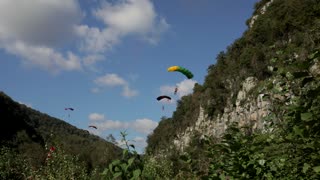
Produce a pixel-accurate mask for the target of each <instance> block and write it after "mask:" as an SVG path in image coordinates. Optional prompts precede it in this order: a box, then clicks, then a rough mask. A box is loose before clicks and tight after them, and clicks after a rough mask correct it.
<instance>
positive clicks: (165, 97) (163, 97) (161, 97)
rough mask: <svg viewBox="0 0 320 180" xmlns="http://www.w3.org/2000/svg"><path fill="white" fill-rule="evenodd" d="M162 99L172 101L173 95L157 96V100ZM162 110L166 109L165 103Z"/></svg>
mask: <svg viewBox="0 0 320 180" xmlns="http://www.w3.org/2000/svg"><path fill="white" fill-rule="evenodd" d="M162 99H167V100H168V101H170V100H171V97H169V96H166V95H163V96H159V97H157V100H158V101H161V100H162ZM162 111H164V106H163V105H162Z"/></svg>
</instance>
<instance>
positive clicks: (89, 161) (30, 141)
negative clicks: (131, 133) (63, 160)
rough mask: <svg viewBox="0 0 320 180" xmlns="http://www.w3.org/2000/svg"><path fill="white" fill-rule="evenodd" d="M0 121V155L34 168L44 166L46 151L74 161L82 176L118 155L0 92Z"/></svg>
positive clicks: (83, 133)
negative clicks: (77, 162)
mask: <svg viewBox="0 0 320 180" xmlns="http://www.w3.org/2000/svg"><path fill="white" fill-rule="evenodd" d="M0 119H1V124H2V125H1V126H0V138H1V139H0V141H1V148H2V150H3V151H2V153H3V154H1V155H5V154H10V153H13V154H15V155H17V156H18V155H19V157H21V159H23V160H25V161H27V162H28V165H29V166H32V167H34V168H38V167H41V166H42V165H44V164H45V163H46V158H47V154H48V152H49V149H50V147H55V149H56V151H58V152H63V155H65V156H68V157H70V158H73V157H77V159H78V161H79V163H80V164H81V163H83V168H84V171H85V172H90V171H92V170H93V169H95V168H97V169H101V168H103V167H105V166H107V165H108V164H109V163H110V162H111V161H112V160H113V159H115V158H117V157H120V155H121V149H120V148H119V147H117V146H115V145H114V144H111V143H109V142H107V141H105V140H104V139H102V138H100V137H98V136H95V135H92V134H90V133H89V132H88V131H86V130H81V129H78V128H76V127H74V126H72V125H70V124H68V123H66V122H64V121H62V120H59V119H57V118H54V117H50V116H49V115H47V114H44V113H41V112H39V111H36V110H33V109H31V108H29V107H27V106H25V105H22V104H19V103H17V102H15V101H13V100H12V99H11V98H10V97H8V96H7V95H6V94H4V93H3V92H0ZM7 157H9V156H7ZM12 161H16V160H15V159H12ZM18 164H19V163H18ZM2 168H4V167H2ZM2 170H3V169H2Z"/></svg>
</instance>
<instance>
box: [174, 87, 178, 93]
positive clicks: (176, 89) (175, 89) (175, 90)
mask: <svg viewBox="0 0 320 180" xmlns="http://www.w3.org/2000/svg"><path fill="white" fill-rule="evenodd" d="M177 92H178V86H176V87H175V88H174V95H177Z"/></svg>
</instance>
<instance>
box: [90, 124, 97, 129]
mask: <svg viewBox="0 0 320 180" xmlns="http://www.w3.org/2000/svg"><path fill="white" fill-rule="evenodd" d="M89 127H91V128H95V129H98V128H97V126H92V125H91V126H89Z"/></svg>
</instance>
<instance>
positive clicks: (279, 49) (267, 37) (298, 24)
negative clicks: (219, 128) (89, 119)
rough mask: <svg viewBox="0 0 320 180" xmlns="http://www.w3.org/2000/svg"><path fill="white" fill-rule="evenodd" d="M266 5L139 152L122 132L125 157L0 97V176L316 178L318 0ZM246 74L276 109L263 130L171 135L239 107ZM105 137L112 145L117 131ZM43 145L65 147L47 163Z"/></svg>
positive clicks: (319, 144)
mask: <svg viewBox="0 0 320 180" xmlns="http://www.w3.org/2000/svg"><path fill="white" fill-rule="evenodd" d="M268 2H271V0H262V1H260V2H258V3H257V4H256V5H255V8H256V9H255V12H254V15H257V16H258V17H257V18H255V20H254V23H253V24H252V23H251V22H252V21H253V19H254V18H251V19H249V20H248V21H247V25H248V26H249V25H250V28H248V30H247V31H245V32H244V33H243V36H242V37H241V38H239V39H237V40H236V41H235V42H234V43H233V44H232V45H230V46H229V47H227V49H226V51H222V52H220V53H219V54H218V55H217V58H216V62H215V64H213V65H210V66H209V67H208V69H207V71H208V75H207V76H206V78H205V82H204V84H203V85H200V84H196V85H195V86H194V89H193V91H194V92H193V94H190V95H187V96H184V97H182V98H181V100H180V101H178V103H177V109H176V111H175V112H174V114H173V116H172V117H162V118H161V121H160V123H159V125H158V127H157V128H156V129H155V130H154V132H153V133H152V134H150V135H149V136H148V140H147V142H148V147H147V148H146V154H145V155H143V156H142V155H139V154H138V153H137V152H136V151H135V147H134V145H133V144H131V143H130V142H129V141H128V140H127V139H126V136H127V134H126V133H125V132H122V136H123V141H124V142H125V145H126V148H125V149H123V150H122V155H121V153H118V150H119V149H118V148H116V147H114V146H112V147H110V146H109V145H110V144H106V143H105V142H104V141H102V140H101V139H99V138H98V137H95V136H92V135H90V134H88V133H86V132H85V131H82V130H78V129H76V128H75V127H72V126H70V125H68V124H66V123H64V122H62V121H59V120H57V119H52V118H51V117H49V116H47V115H44V114H41V113H39V112H36V111H34V110H31V109H29V108H27V107H25V106H22V105H17V104H16V103H12V102H11V101H12V100H11V99H10V98H8V97H6V96H5V95H4V94H3V93H2V94H1V96H0V98H1V99H0V111H1V116H2V117H1V119H4V120H6V121H7V122H8V126H7V127H3V126H1V128H2V129H1V131H0V133H1V134H0V135H1V143H2V144H3V145H6V147H4V146H3V147H2V149H1V151H0V153H1V154H0V176H1V179H11V178H12V177H14V178H15V179H26V178H29V177H32V178H35V179H319V178H320V154H319V153H320V141H319V139H320V134H319V132H320V123H319V119H320V81H319V80H320V20H319V18H320V1H317V0H273V1H272V3H270V4H269V7H268V8H266V10H264V9H265V5H266V4H267V3H268ZM262 11H263V12H262ZM251 25H252V26H251ZM247 77H255V78H257V79H258V81H259V82H258V85H257V86H256V87H255V88H254V89H252V90H251V91H250V93H251V95H252V96H255V97H257V96H258V95H259V94H263V95H264V96H263V98H265V99H266V100H267V101H268V102H269V103H270V106H269V109H268V113H267V115H266V116H265V117H264V119H259V121H263V124H264V127H262V128H261V129H252V127H245V126H241V127H240V126H239V124H238V122H233V123H231V122H230V123H229V124H227V125H228V129H227V131H226V133H225V134H224V135H223V136H222V137H211V136H203V134H202V133H201V131H198V132H197V131H195V132H194V133H193V136H192V137H190V139H191V141H190V143H189V146H188V147H186V148H184V150H183V151H181V150H180V149H177V148H176V146H175V144H174V139H177V137H178V136H181V134H183V133H184V131H185V130H186V129H187V128H188V127H190V126H192V125H194V124H195V122H196V120H197V118H198V116H199V107H200V106H201V107H203V108H204V109H205V113H206V115H208V117H207V119H208V120H210V121H215V119H216V117H217V116H218V115H221V114H222V113H224V110H225V107H226V105H230V104H231V105H234V106H235V103H236V99H237V94H238V92H239V90H240V89H241V88H242V82H243V81H244V80H245V79H246V78H247ZM9 120H10V121H9ZM51 133H52V134H53V135H51ZM62 137H64V138H62ZM59 139H64V140H63V141H61V142H60V141H59ZM108 141H110V142H114V141H115V140H114V138H113V136H112V135H110V136H109V137H108ZM46 144H47V145H50V146H52V145H55V146H56V147H58V149H59V150H58V151H57V152H56V153H54V154H53V158H52V159H50V160H49V161H45V159H46V155H47V153H48V150H47V149H46V148H45V147H46ZM7 147H9V148H7ZM80 147H81V148H80ZM106 149H107V151H105V150H106ZM104 152H107V153H104ZM115 157H118V158H116V160H114V158H115ZM101 172H102V173H101Z"/></svg>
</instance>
